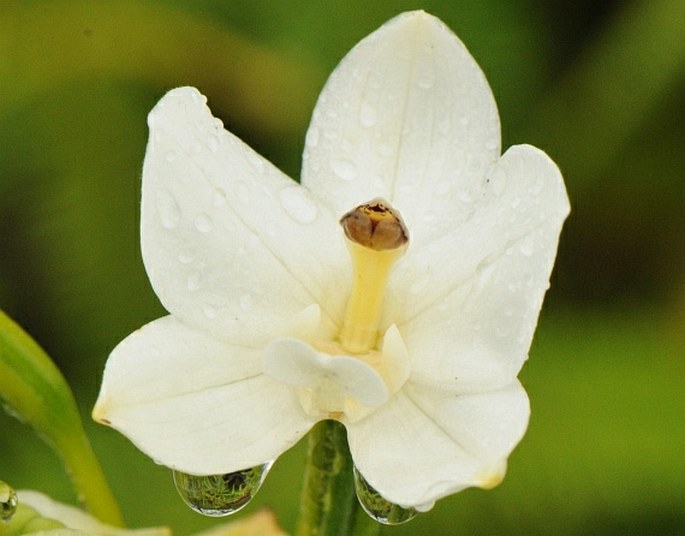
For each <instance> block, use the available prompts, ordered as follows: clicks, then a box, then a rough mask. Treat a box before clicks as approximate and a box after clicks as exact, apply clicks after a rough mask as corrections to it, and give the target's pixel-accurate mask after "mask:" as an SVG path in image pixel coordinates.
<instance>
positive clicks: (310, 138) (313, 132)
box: [305, 126, 319, 147]
mask: <svg viewBox="0 0 685 536" xmlns="http://www.w3.org/2000/svg"><path fill="white" fill-rule="evenodd" d="M305 143H306V145H307V146H309V147H316V146H317V145H319V129H318V128H316V127H313V126H312V127H309V130H308V131H307V136H306V141H305Z"/></svg>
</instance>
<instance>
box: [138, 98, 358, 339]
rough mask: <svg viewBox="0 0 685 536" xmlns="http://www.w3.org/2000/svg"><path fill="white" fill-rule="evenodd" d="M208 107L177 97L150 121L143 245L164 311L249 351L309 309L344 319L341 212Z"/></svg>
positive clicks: (157, 110) (163, 103)
mask: <svg viewBox="0 0 685 536" xmlns="http://www.w3.org/2000/svg"><path fill="white" fill-rule="evenodd" d="M205 100H206V99H205V98H204V97H203V96H202V95H201V94H200V93H199V92H198V91H197V90H196V89H194V88H188V87H186V88H178V89H174V90H172V91H170V92H169V93H167V94H166V96H165V97H164V98H162V100H161V101H160V102H159V103H158V104H157V106H156V107H155V108H154V109H153V110H152V112H151V113H150V115H149V119H148V123H149V125H150V140H149V143H148V147H147V153H146V156H145V165H144V168H143V201H142V215H141V228H142V249H143V260H144V262H145V267H146V269H147V272H148V276H149V277H150V280H151V282H152V286H153V287H154V289H155V292H156V293H157V295H158V296H159V298H160V300H161V301H162V304H163V305H164V306H165V307H166V309H167V310H168V311H169V312H170V313H172V314H174V315H175V316H178V317H179V318H182V319H183V320H185V321H187V322H188V323H190V324H193V325H195V326H198V327H202V328H203V329H210V330H211V331H212V333H213V334H214V335H215V336H216V337H221V338H224V339H225V340H231V341H234V342H241V341H242V342H250V343H255V342H257V341H259V340H262V341H264V340H267V339H268V338H269V337H270V336H273V335H278V334H280V333H282V332H283V331H284V330H285V328H284V325H286V324H287V323H288V321H289V318H290V317H291V316H292V315H294V314H296V313H298V312H299V311H301V310H302V309H304V308H305V307H306V306H308V305H310V304H312V303H319V304H322V309H323V313H324V314H327V315H329V317H330V316H335V315H337V314H342V313H341V312H337V310H338V309H340V310H342V308H343V306H344V303H343V297H342V296H341V294H340V292H338V291H337V289H338V288H340V287H341V286H342V287H343V288H344V287H345V285H344V283H343V284H342V285H341V281H339V280H338V279H336V277H337V276H338V274H339V271H341V270H342V271H343V272H346V270H348V268H347V264H346V263H347V262H348V260H347V257H348V256H347V253H346V251H345V248H344V245H343V240H342V238H340V239H339V240H336V237H341V232H340V230H339V228H338V224H337V221H336V220H337V216H336V217H334V216H333V215H332V214H330V212H329V211H328V210H327V209H326V207H324V206H322V205H320V204H319V203H318V202H317V201H316V200H315V199H314V198H313V197H312V196H311V195H310V194H309V192H308V191H307V190H306V189H305V188H302V187H301V186H299V185H298V184H297V183H295V182H294V181H292V180H291V179H289V178H288V177H286V176H285V175H284V174H283V173H281V172H280V171H279V170H278V169H276V168H275V167H274V166H273V165H271V164H270V163H269V162H268V161H266V160H264V159H263V158H262V157H261V156H259V155H258V154H257V153H255V152H254V151H252V150H251V149H250V148H249V147H248V146H247V145H245V144H244V143H242V142H241V141H240V140H239V139H237V138H236V137H235V136H233V135H232V134H230V133H229V132H227V131H225V130H224V129H223V128H222V125H221V121H219V120H218V119H216V118H214V117H212V115H211V112H210V111H209V109H208V108H207V106H206V105H205ZM341 277H343V276H341ZM347 279H349V277H347V273H345V274H344V280H347ZM338 296H340V298H339V299H338V298H337V297H338ZM324 297H326V300H324V299H323V298H324ZM260 337H261V338H260Z"/></svg>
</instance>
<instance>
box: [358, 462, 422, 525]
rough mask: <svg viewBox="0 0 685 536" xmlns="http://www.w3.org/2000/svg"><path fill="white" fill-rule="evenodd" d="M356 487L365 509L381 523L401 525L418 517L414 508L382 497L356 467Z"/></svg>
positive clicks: (360, 501)
mask: <svg viewBox="0 0 685 536" xmlns="http://www.w3.org/2000/svg"><path fill="white" fill-rule="evenodd" d="M354 489H355V491H356V492H357V499H358V500H359V504H361V505H362V508H363V509H364V511H365V512H366V513H367V514H368V515H369V517H371V518H372V519H375V520H376V521H378V522H379V523H383V524H384V525H401V524H402V523H406V522H407V521H410V520H411V519H414V517H416V514H417V511H416V510H415V509H414V508H402V507H401V506H398V505H397V504H394V503H391V502H390V501H386V500H385V499H384V498H383V497H381V495H380V493H378V492H377V491H376V490H375V489H374V488H373V487H372V486H371V485H370V484H369V483H368V482H367V481H366V480H365V479H364V477H363V476H362V475H361V473H360V472H359V471H357V468H356V467H355V468H354Z"/></svg>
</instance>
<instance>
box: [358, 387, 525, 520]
mask: <svg viewBox="0 0 685 536" xmlns="http://www.w3.org/2000/svg"><path fill="white" fill-rule="evenodd" d="M529 413H530V410H529V405H528V398H527V396H526V393H525V391H524V390H523V388H522V387H521V385H520V384H519V383H518V381H515V382H514V383H513V384H511V385H509V386H508V387H506V388H504V389H501V390H499V391H493V392H489V393H480V394H472V395H455V394H453V393H448V392H444V391H438V390H435V389H430V388H421V387H419V386H407V387H406V388H405V389H404V390H403V391H402V393H401V394H399V395H398V396H396V397H395V398H393V399H392V401H391V402H390V403H388V404H386V405H385V406H383V407H382V408H380V409H379V410H378V411H376V412H375V413H373V414H372V415H370V416H369V417H367V418H366V419H364V420H362V421H360V422H358V423H355V424H352V425H348V440H349V443H350V450H351V452H352V457H353V459H354V463H355V465H356V467H357V469H359V471H360V472H361V473H362V475H364V478H365V479H366V480H367V481H368V482H369V484H371V485H372V486H373V487H374V488H375V489H376V490H378V492H379V493H380V494H381V495H382V496H383V497H385V498H386V499H387V500H389V501H391V502H393V503H396V504H399V505H400V506H404V507H408V506H421V505H426V504H430V503H431V502H433V501H435V500H437V499H440V498H441V497H444V496H446V495H449V494H451V493H455V492H457V491H460V490H462V489H464V488H467V487H470V486H481V487H491V486H492V485H493V484H496V483H497V482H498V479H500V480H501V478H502V477H503V476H504V475H503V471H504V468H505V467H506V465H505V460H506V458H507V457H508V456H509V454H510V453H511V451H512V450H513V448H514V447H515V446H516V444H517V443H518V442H519V441H520V439H521V437H522V436H523V433H524V432H525V430H526V427H527V424H528V416H529Z"/></svg>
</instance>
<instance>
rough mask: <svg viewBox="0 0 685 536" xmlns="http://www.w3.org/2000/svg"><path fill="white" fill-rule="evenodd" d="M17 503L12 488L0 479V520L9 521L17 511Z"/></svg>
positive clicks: (15, 494)
mask: <svg viewBox="0 0 685 536" xmlns="http://www.w3.org/2000/svg"><path fill="white" fill-rule="evenodd" d="M18 503H19V501H18V499H17V493H16V492H15V491H14V488H12V486H10V485H9V484H7V483H6V482H3V481H2V480H0V521H9V520H10V519H11V518H12V516H13V515H14V512H16V511H17V504H18Z"/></svg>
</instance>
